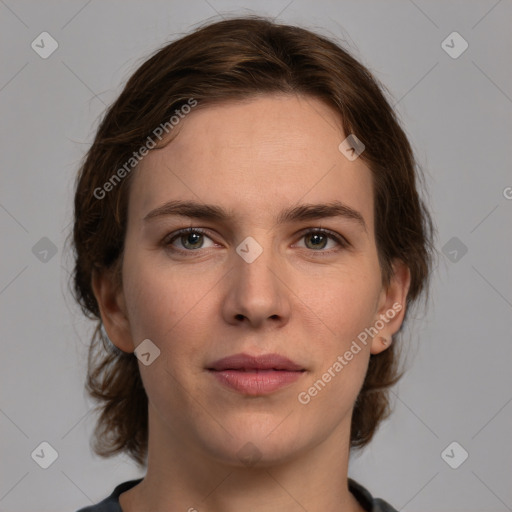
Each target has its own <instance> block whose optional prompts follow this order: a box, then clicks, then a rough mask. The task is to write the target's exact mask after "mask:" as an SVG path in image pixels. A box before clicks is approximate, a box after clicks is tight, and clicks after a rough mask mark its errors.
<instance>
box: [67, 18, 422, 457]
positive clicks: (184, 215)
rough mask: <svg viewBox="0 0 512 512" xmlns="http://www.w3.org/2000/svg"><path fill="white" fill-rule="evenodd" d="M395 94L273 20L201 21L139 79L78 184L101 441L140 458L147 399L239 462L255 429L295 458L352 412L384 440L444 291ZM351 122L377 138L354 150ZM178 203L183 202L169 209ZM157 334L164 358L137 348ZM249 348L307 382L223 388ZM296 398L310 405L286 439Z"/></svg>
mask: <svg viewBox="0 0 512 512" xmlns="http://www.w3.org/2000/svg"><path fill="white" fill-rule="evenodd" d="M382 91H383V87H382V86H381V85H380V84H379V83H378V82H377V81H376V80H375V78H374V77H373V76H372V75H371V74H370V73H369V71H368V70H367V69H366V68H364V67H363V66H362V65H361V64H360V63H359V62H358V61H357V60H356V59H354V58H353V57H352V56H351V55H350V54H349V53H348V52H347V51H346V50H344V49H342V48H341V47H340V46H338V45H337V44H335V43H334V42H331V41H329V40H328V39H325V38H324V37H321V36H319V35H316V34H314V33H312V32H310V31H307V30H304V29H301V28H298V27H292V26H285V25H278V24H275V23H273V22H271V21H269V20H266V19H261V18H256V17H249V18H243V19H231V20H226V21H221V22H218V23H213V24H210V25H207V26H204V27H202V28H200V29H198V30H196V31H195V32H193V33H191V34H190V35H187V36H186V37H183V38H182V39H179V40H177V41H175V42H173V43H171V44H168V45H166V46H165V47H164V48H162V49H161V50H159V51H157V52H156V53H155V54H154V55H153V56H152V57H151V58H149V59H148V60H147V61H146V62H145V63H144V64H143V65H142V66H141V67H140V68H139V69H138V70H137V71H136V72H135V73H134V74H133V76H132V77H131V78H130V79H129V81H128V83H127V84H126V86H125V88H124V90H123V92H122V93H121V95H120V97H119V98H118V99H117V101H115V102H114V103H113V105H112V106H111V107H110V108H109V109H108V111H107V112H106V115H105V117H104V119H103V120H102V122H101V124H100V126H99V129H98V131H97V134H96V137H95V140H94V142H93V145H92V146H91V148H90V150H89V151H88V153H87V155H86V157H85V159H84V162H83V164H82V166H81V169H80V173H79V176H78V179H77V186H76V196H75V224H74V232H73V235H74V238H73V242H74V248H75V255H76V265H75V272H74V290H75V294H76V297H77V300H78V301H79V303H80V304H81V306H82V308H83V310H84V311H85V312H86V314H88V315H89V316H90V317H92V318H94V319H95V320H96V321H97V328H96V331H95V333H94V336H93V339H92V341H91V348H90V352H89V369H88V381H87V387H88V391H89V393H90V394H91V395H92V396H93V397H94V398H95V399H97V400H98V402H99V406H100V409H101V415H100V417H99V420H98V425H97V430H96V433H95V450H96V452H97V453H99V454H102V455H105V456H107V455H113V454H115V453H118V452H122V451H124V452H127V453H128V454H129V455H130V456H131V457H132V458H133V459H134V460H135V461H137V462H138V463H139V464H143V463H144V460H145V458H146V455H147V446H148V439H147V437H148V405H150V407H152V408H153V411H154V414H156V415H158V416H159V421H161V422H162V424H165V425H166V426H168V428H169V432H173V433H174V434H175V435H176V436H179V437H181V438H183V439H184V442H191V443H192V442H193V443H194V444H195V445H196V446H200V447H201V448H202V449H204V451H205V453H209V454H211V455H212V456H213V457H217V458H220V459H225V460H231V459H233V457H234V455H235V453H236V452H238V451H239V449H240V448H241V447H242V446H243V445H244V444H245V443H246V442H248V441H251V442H253V444H256V446H258V449H260V450H261V451H262V452H263V454H264V455H268V457H269V458H270V457H271V456H273V457H275V458H282V457H286V455H289V454H291V453H292V451H293V449H295V450H300V449H307V448H308V447H310V446H313V445H315V444H318V443H319V442H320V441H321V439H323V438H325V437H326V436H327V435H329V434H330V433H332V432H335V431H336V429H337V428H339V426H340V425H342V424H344V423H345V424H347V425H348V427H349V429H350V446H351V447H352V448H362V447H363V446H365V445H366V444H367V443H368V442H369V441H370V440H371V438H372V436H373V435H374V433H375V431H376V429H377V427H378V425H379V423H380V422H381V421H382V420H383V419H384V418H385V417H386V416H387V415H388V414H389V412H390V411H389V401H388V393H389V388H390V386H392V385H393V384H395V383H396V382H397V381H398V379H399V378H400V377H401V375H402V373H403V372H401V371H400V368H399V364H398V363H399V348H400V341H401V339H400V338H401V336H400V334H401V332H402V330H403V325H404V323H405V320H406V317H407V316H408V313H409V311H410V308H411V306H412V305H413V304H414V303H415V302H416V301H417V300H418V299H419V298H420V296H421V295H422V294H426V292H427V283H428V276H429V272H430V268H431V237H432V224H431V220H430V217H429V214H428V212H427V210H426V208H425V207H424V205H423V202H422V200H421V198H420V196H419V194H418V178H419V177H420V175H419V172H420V170H419V169H418V166H417V164H416V162H415V160H414V155H413V152H412V149H411V146H410V144H409V142H408V139H407V137H406V135H405V133H404V131H403V129H402V128H401V127H400V124H399V122H398V119H397V117H396V115H395V113H394V112H393V109H392V108H391V106H390V105H389V103H388V101H387V100H386V99H385V97H384V94H383V92H382ZM349 135H350V136H351V138H350V139H349V140H351V141H353V140H357V139H358V140H359V141H360V142H362V144H364V151H362V152H361V153H360V154H359V156H358V157H357V158H353V154H352V158H348V156H350V155H351V154H350V153H347V152H344V148H345V147H346V146H344V145H343V144H342V143H343V141H344V140H345V139H347V137H349ZM354 136H355V138H357V139H354ZM358 148H359V149H361V148H362V146H361V145H359V146H358ZM356 149H357V148H356ZM352 153H353V152H352ZM170 202H172V203H173V204H172V205H171V206H173V207H174V209H173V212H174V213H176V206H177V205H178V203H179V206H180V209H179V211H180V212H181V215H175V214H174V215H169V213H170V208H169V206H170V205H169V204H168V205H167V208H166V209H165V208H164V209H162V208H160V207H162V206H163V205H164V204H166V203H170ZM191 203H195V204H191ZM313 205H315V207H314V208H313ZM209 206H215V207H217V208H216V209H215V210H214V209H212V208H209ZM333 206H337V207H338V210H337V215H335V216H334V215H331V214H332V211H333V208H332V207H333ZM340 206H341V208H340ZM164 210H165V211H164ZM285 212H287V213H288V215H284V213H285ZM340 212H341V214H340ZM163 213H167V215H165V214H163ZM221 214H222V215H221ZM338 214H339V215H338ZM187 227H195V228H200V231H202V233H198V232H197V231H195V232H192V233H189V234H186V233H185V234H183V233H178V230H180V229H183V228H187ZM312 227H315V228H316V227H319V228H321V229H323V230H325V231H323V232H319V231H318V230H316V231H314V230H312V229H310V228H312ZM308 231H310V233H309V234H308V233H307V232H308ZM311 231H314V232H313V233H311ZM248 237H251V238H250V240H249V242H248V243H249V244H250V245H242V246H241V244H247V238H248ZM318 242H320V243H318ZM240 247H241V248H242V249H244V250H248V251H249V252H251V251H252V255H254V256H256V253H257V256H256V257H255V258H254V259H253V258H245V259H244V258H243V257H242V252H244V251H240ZM377 322H378V323H377ZM105 332H106V333H108V337H109V338H110V340H111V342H110V341H109V340H108V339H107V338H106V336H105ZM146 339H149V340H151V342H152V344H154V346H156V347H158V349H159V350H160V355H159V357H158V358H156V359H155V360H154V362H152V363H151V364H150V365H148V366H146V365H144V364H143V363H142V362H141V361H139V360H138V359H137V357H136V356H135V355H134V350H135V348H136V347H137V346H139V345H140V344H141V342H143V340H146ZM382 339H385V340H388V341H389V342H388V343H387V344H384V343H382ZM111 343H113V344H114V345H115V348H113V347H112V344H111ZM354 343H355V344H354ZM356 347H357V348H359V350H357V348H356ZM239 352H249V353H268V352H277V353H279V354H281V355H284V356H286V357H288V358H289V359H292V360H294V361H295V362H296V363H298V364H299V365H301V367H302V368H304V369H305V370H306V371H305V373H304V375H303V377H301V379H303V380H302V381H301V382H303V384H304V387H303V388H300V389H298V388H297V387H295V388H294V387H289V388H285V389H282V390H279V391H278V392H277V393H275V394H273V395H271V396H266V397H251V398H250V399H248V397H243V396H241V395H240V394H237V393H232V392H229V391H225V390H223V389H220V388H218V387H216V386H217V385H216V384H214V383H211V382H210V381H209V380H208V379H209V376H208V375H207V371H208V370H207V368H208V366H209V365H211V363H213V361H215V360H217V359H220V358H222V357H225V356H228V355H231V354H234V353H239ZM347 352H351V353H352V356H347V357H346V358H343V361H344V362H343V363H340V360H339V359H338V356H344V354H346V353H347ZM336 362H338V365H336ZM340 365H341V367H340ZM323 376H324V377H323ZM319 381H321V382H319ZM315 383H316V384H315ZM322 383H323V384H322ZM313 388H314V389H316V391H315V390H314V389H313ZM292 389H293V391H291V390H292ZM299 391H300V392H302V393H298V392H299ZM292 397H293V399H292ZM199 404H201V405H199ZM205 406H206V407H209V406H210V407H211V409H212V410H211V411H206V410H205ZM283 407H284V408H285V410H286V411H288V410H290V411H291V410H292V409H293V414H291V415H290V417H289V418H287V420H286V421H285V422H283V424H282V425H281V426H280V427H279V429H277V430H276V431H275V433H274V434H273V435H269V433H270V431H272V429H273V428H275V426H276V425H277V424H278V423H279V421H281V420H282V418H283ZM214 411H222V418H223V419H222V425H220V424H219V423H218V422H217V421H215V420H214V419H212V415H211V414H210V413H213V412H214ZM234 439H235V440H236V441H233V440H234ZM292 446H294V447H296V448H293V449H292ZM270 454H272V455H270Z"/></svg>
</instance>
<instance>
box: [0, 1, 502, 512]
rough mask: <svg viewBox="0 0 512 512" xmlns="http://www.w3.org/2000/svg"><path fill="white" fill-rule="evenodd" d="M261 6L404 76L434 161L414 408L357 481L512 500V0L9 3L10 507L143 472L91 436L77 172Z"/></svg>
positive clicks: (414, 345) (405, 96)
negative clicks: (105, 123) (113, 124)
mask: <svg viewBox="0 0 512 512" xmlns="http://www.w3.org/2000/svg"><path fill="white" fill-rule="evenodd" d="M249 13H257V14H263V15H266V16H271V17H277V19H278V20H279V21H282V22H287V23H292V24H298V25H301V26H304V27H306V28H310V29H314V30H318V31H320V32H322V33H324V34H325V35H327V36H329V37H333V38H337V40H338V42H340V43H342V44H344V45H345V46H346V48H347V49H348V50H349V51H351V52H352V53H353V54H354V55H355V56H356V57H357V58H358V59H359V60H360V61H361V62H362V63H363V64H365V65H366V66H368V67H369V68H370V70H371V71H372V72H373V73H374V74H375V75H376V77H377V78H378V79H379V80H381V81H382V82H383V83H384V84H385V85H386V86H387V87H388V89H389V91H390V101H391V102H392V104H393V105H394V106H395V108H396V109H397V111H398V113H399V115H400V118H401V120H402V123H403V126H404V128H405V130H406V132H407V134H408V135H409V137H410V140H411V142H412V144H413V147H414V149H415V151H416V155H417V158H418V161H419V163H420V165H421V166H422V167H423V168H424V169H425V172H426V180H427V187H428V190H429V196H428V201H429V204H430V207H431V209H432V212H433V215H434V216H435V220H436V224H437V228H438V238H437V241H436V248H437V251H438V265H437V268H436V271H435V275H434V280H433V288H432V299H431V303H430V305H429V309H428V311H427V313H425V314H419V315H418V319H417V321H416V322H415V323H414V325H411V327H410V329H409V330H407V331H406V334H407V335H408V337H409V341H408V343H409V344H410V349H409V350H408V357H407V359H408V360H407V366H408V368H409V370H408V372H407V373H406V375H405V377H404V378H403V380H402V381H401V382H400V383H399V385H397V386H396V387H395V388H393V394H392V398H393V408H394V413H393V415H392V416H391V417H390V418H389V419H388V420H387V421H386V422H385V423H384V424H383V425H382V427H381V429H380V430H379V431H378V433H377V435H376V437H375V439H374V441H373V442H372V444H371V445H370V446H369V447H368V448H367V449H365V450H364V451H363V452H362V453H361V454H359V455H357V456H356V455H354V456H353V457H352V458H351V463H350V470H349V475H350V476H351V477H352V478H354V479H356V480H357V481H359V482H360V483H362V484H363V485H365V486H367V487H368V489H369V490H370V491H371V492H372V494H373V495H374V496H378V497H382V498H384V499H386V500H387V501H389V502H390V503H391V504H392V505H393V506H395V507H396V508H397V509H398V510H404V511H407V512H412V511H424V510H428V511H430V512H441V511H451V512H456V511H464V512H476V511H485V512H501V511H506V510H512V485H511V484H512V442H511V432H512V428H511V427H512V404H511V401H512V372H511V371H510V363H511V361H512V343H511V341H512V340H511V332H512V329H511V327H512V326H511V308H512V286H511V284H512V283H511V281H512V275H511V274H512V273H511V272H510V259H511V258H510V254H511V249H512V243H511V240H512V236H511V235H512V230H511V222H510V221H511V213H512V200H511V198H512V188H511V187H512V175H511V149H510V148H511V142H512V139H511V135H512V99H511V98H512V72H511V71H512V70H511V63H510V53H511V47H512V44H511V43H512V32H511V31H510V20H511V19H512V3H511V2H510V0H501V1H496V0H488V1H487V0H486V1H472V2H469V1H425V0H423V1H422V0H415V1H412V0H403V1H398V0H395V1H380V0H379V1H360V0H358V1H346V0H341V1H340V0H337V1H334V0H332V1H327V0H316V1H314V2H311V1H309V2H308V1H305V0H292V1H290V0H272V1H260V2H249V1H248V0H245V1H244V0H238V1H237V0H187V1H186V2H184V1H181V2H178V1H171V0H166V1H163V0H160V1H155V0H151V1H145V2H143V1H134V0H131V1H123V2H121V1H111V0H108V1H102V2H100V1H98V0H92V1H91V0H89V1H87V0H80V1H78V0H77V1H66V2H64V1H61V2H58V1H45V2H40V1H35V0H33V1H22V0H21V1H14V0H2V1H1V2H0V48H1V49H2V50H1V51H2V67H1V71H0V106H1V139H0V144H1V148H0V158H1V173H2V174H1V176H2V182H1V183H2V184H1V191H0V225H1V229H2V244H1V246H2V260H1V273H0V307H1V315H2V317H1V323H0V330H1V348H2V357H1V358H0V379H1V387H0V389H1V395H0V429H1V433H2V435H1V458H0V460H1V478H0V511H4V512H7V511H8V512H29V511H34V512H35V511H37V512H49V511H52V512H54V511H67V512H73V511H75V510H76V509H78V508H80V507H82V506H85V505H88V504H91V503H93V502H97V501H99V500H100V499H103V498H104V497H105V496H107V495H108V494H110V492H111V491H112V489H113V488H114V487H115V485H117V484H118V483H120V482H122V481H125V480H128V479H131V478H137V477H139V476H142V473H140V472H139V471H138V470H137V468H136V467H135V466H134V464H132V463H131V462H130V461H129V460H128V458H127V457H123V456H121V457H116V458H113V459H101V458H99V457H97V456H95V455H93V454H92V453H91V450H90V446H89V439H90V436H91V433H92V429H93V427H94V422H95V416H94V414H93V413H92V412H91V407H92V403H91V402H90V401H89V400H88V399H87V397H86V395H85V392H84V378H85V369H86V365H85V363H86V359H85V358H86V353H87V345H88V343H89V339H90V335H91V332H92V323H91V322H89V321H88V320H87V319H85V318H84V317H83V316H82V314H81V313H80V311H79V310H78V308H77V306H76V305H75V304H74V303H73V300H72V298H71V296H70V293H69V289H68V280H69V272H70V270H71V268H72V263H73V262H72V258H71V257H70V253H69V251H68V250H67V249H66V246H65V240H66V237H67V235H68V234H69V230H70V228H71V219H72V197H73V184H74V179H75V174H76V171H77V168H78V165H79V162H80V159H81V158H82V156H83V155H84V153H85V152H86V150H87V149H88V147H89V145H90V143H91V141H92V138H93V136H94V132H95V129H96V127H97V124H98V120H99V117H100V116H101V114H102V113H103V112H104V110H105V108H106V106H107V105H109V104H110V103H111V102H112V101H113V100H114V99H115V98H116V97H117V95H118V94H119V93H120V91H121V88H122V86H123V85H124V83H125V81H126V80H127V79H128V77H129V76H130V75H131V74H132V73H133V71H135V69H136V67H138V65H140V64H141V63H142V62H143V60H144V59H145V58H146V57H147V56H148V55H149V54H150V53H151V52H153V51H154V50H156V49H157V48H159V47H161V46H162V45H163V44H165V43H166V42H168V41H171V40H173V39H176V38H178V37H180V36H182V35H183V34H184V33H186V32H188V31H189V30H191V29H192V28H194V27H195V26H197V25H198V24H200V23H202V22H204V21H206V20H208V19H211V20H212V21H213V20H215V19H217V20H218V19H221V17H222V16H233V15H235V14H249ZM42 32H47V33H48V34H49V35H50V36H51V38H52V39H53V40H54V41H55V42H56V43H55V42H53V41H52V39H50V38H49V37H48V36H47V35H44V36H40V34H41V33H42ZM453 32H457V33H458V35H454V34H453ZM42 37H43V38H45V39H44V40H45V41H46V43H45V44H44V45H43V44H41V43H40V40H41V38H42ZM38 41H39V48H38V47H37V46H35V45H36V44H37V43H38ZM443 41H445V42H444V43H443ZM33 42H35V43H34V45H33ZM465 42H467V45H468V47H467V49H466V50H465V51H464V52H463V53H462V54H460V55H456V56H454V54H457V53H458V52H459V51H460V50H461V49H462V48H464V47H465V44H466V43H465ZM55 44H58V48H57V49H56V50H55V51H54V52H53V53H52V54H51V55H50V56H48V57H47V58H42V57H41V56H40V53H43V49H42V48H41V47H42V46H44V47H45V51H50V50H51V49H52V45H55ZM34 46H35V47H34ZM36 48H37V50H36ZM450 53H451V54H452V55H450ZM42 442H47V443H49V444H50V445H51V446H52V447H53V449H54V450H55V451H56V453H57V454H58V456H57V459H56V460H55V461H54V463H53V464H52V465H51V466H50V467H48V468H47V469H43V468H42V467H40V466H39V465H38V463H36V460H35V459H36V457H35V456H34V457H33V456H31V454H33V453H34V451H35V453H38V452H37V450H39V451H40V450H41V443H42ZM454 442H455V443H457V444H452V443H454ZM45 446H46V445H43V448H44V447H45ZM465 452H467V454H468V457H467V459H466V460H465V461H464V462H463V463H462V464H460V465H459V466H458V467H457V468H456V469H454V468H452V467H451V466H450V465H449V464H448V463H447V462H446V461H447V460H450V462H451V463H452V465H456V463H457V462H460V460H461V459H462V458H463V456H464V454H465ZM46 453H49V452H48V451H47V452H46ZM443 454H444V455H443ZM447 454H448V458H447ZM454 461H455V463H454Z"/></svg>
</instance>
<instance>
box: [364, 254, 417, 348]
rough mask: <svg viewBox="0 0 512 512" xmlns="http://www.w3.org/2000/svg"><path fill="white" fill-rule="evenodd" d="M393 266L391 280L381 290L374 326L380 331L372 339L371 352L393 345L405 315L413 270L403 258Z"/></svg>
mask: <svg viewBox="0 0 512 512" xmlns="http://www.w3.org/2000/svg"><path fill="white" fill-rule="evenodd" d="M392 268H393V270H392V276H391V278H390V282H389V284H388V286H387V287H385V288H384V287H383V289H382V291H381V294H380V298H379V306H378V309H377V312H376V314H375V320H374V324H373V327H374V329H375V330H377V331H378V332H377V334H376V335H375V336H374V337H373V340H372V345H371V349H370V353H371V354H379V353H380V352H382V351H384V350H386V349H387V348H388V347H389V346H391V343H392V342H393V339H392V337H393V335H394V334H396V333H397V332H398V330H399V329H400V327H401V325H402V322H403V320H404V316H405V309H406V300H407V293H408V292H409V286H410V284H411V272H410V270H409V267H407V265H406V264H405V263H404V262H403V261H401V260H395V261H394V262H393V265H392Z"/></svg>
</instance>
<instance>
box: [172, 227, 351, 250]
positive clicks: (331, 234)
mask: <svg viewBox="0 0 512 512" xmlns="http://www.w3.org/2000/svg"><path fill="white" fill-rule="evenodd" d="M192 233H196V234H199V235H203V236H206V237H208V238H210V239H211V237H210V236H208V232H207V231H205V230H204V229H201V228H183V229H179V230H178V231H174V232H173V233H170V234H169V235H167V236H166V237H165V238H164V239H163V241H162V243H163V245H164V246H165V247H168V248H169V247H170V248H171V250H172V251H174V252H179V253H193V252H196V251H198V250H200V249H201V248H199V249H178V248H176V247H172V245H171V244H172V243H173V242H174V240H176V239H177V238H180V237H182V236H184V235H189V234H192ZM312 234H321V235H325V236H327V237H328V238H330V239H331V240H334V241H335V242H337V243H338V244H339V246H340V247H341V248H342V249H346V248H348V247H349V246H350V244H349V242H348V241H347V240H346V239H345V238H344V237H342V236H341V235H339V234H337V233H336V232H334V231H330V230H329V229H324V228H310V229H307V230H306V231H303V232H302V233H301V235H300V238H301V239H302V238H304V237H306V236H308V235H312ZM306 249H307V247H306ZM338 250H339V249H328V250H323V249H320V250H318V251H315V250H314V249H310V251H311V252H314V253H324V254H330V253H332V252H336V251H338Z"/></svg>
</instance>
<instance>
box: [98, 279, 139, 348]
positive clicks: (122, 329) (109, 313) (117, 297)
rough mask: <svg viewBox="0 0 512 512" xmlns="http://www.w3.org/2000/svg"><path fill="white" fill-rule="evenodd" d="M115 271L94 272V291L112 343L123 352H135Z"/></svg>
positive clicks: (120, 287) (122, 295) (102, 319)
mask: <svg viewBox="0 0 512 512" xmlns="http://www.w3.org/2000/svg"><path fill="white" fill-rule="evenodd" d="M115 281H116V280H115V276H114V274H113V271H102V272H100V271H97V270H94V271H93V275H92V283H91V284H92V289H93V292H94V296H95V297H96V301H97V302H98V306H99V310H100V315H101V321H102V323H103V326H104V328H105V331H106V332H107V335H108V337H109V339H110V341H111V342H112V343H113V344H114V345H115V346H116V347H117V348H118V349H120V350H122V351H123V352H128V353H130V352H133V351H134V350H135V345H134V344H133V340H132V336H131V329H130V323H129V320H128V316H127V313H126V303H125V300H124V293H123V289H122V286H121V285H120V284H119V283H116V282H115Z"/></svg>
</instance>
